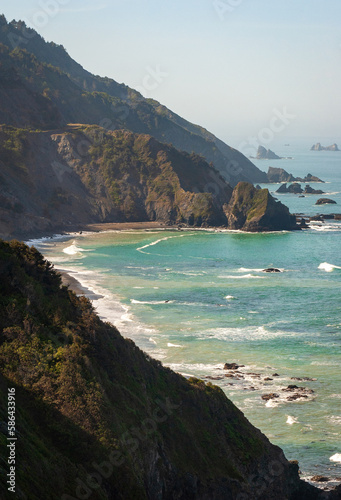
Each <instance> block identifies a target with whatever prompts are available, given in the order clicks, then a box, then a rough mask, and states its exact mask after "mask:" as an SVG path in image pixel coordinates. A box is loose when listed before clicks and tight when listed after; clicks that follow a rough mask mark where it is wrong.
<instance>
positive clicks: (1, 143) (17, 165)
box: [0, 125, 28, 174]
mask: <svg viewBox="0 0 341 500" xmlns="http://www.w3.org/2000/svg"><path fill="white" fill-rule="evenodd" d="M27 133H28V131H27V130H24V129H18V128H14V127H10V126H6V125H2V126H0V160H1V161H3V162H4V163H7V164H8V165H10V166H11V167H12V168H14V169H16V171H17V173H19V174H20V173H21V174H27V166H26V162H27V157H26V155H27V143H26V140H25V139H26V136H27Z"/></svg>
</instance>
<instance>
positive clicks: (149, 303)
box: [130, 299, 174, 306]
mask: <svg viewBox="0 0 341 500" xmlns="http://www.w3.org/2000/svg"><path fill="white" fill-rule="evenodd" d="M130 302H131V303H132V304H147V305H152V306H154V305H158V304H173V303H174V300H150V301H148V300H135V299H130Z"/></svg>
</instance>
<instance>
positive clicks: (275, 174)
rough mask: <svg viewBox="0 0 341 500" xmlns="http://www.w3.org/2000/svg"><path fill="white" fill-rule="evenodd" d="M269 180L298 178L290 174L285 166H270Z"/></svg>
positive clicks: (277, 180) (290, 180) (292, 180)
mask: <svg viewBox="0 0 341 500" xmlns="http://www.w3.org/2000/svg"><path fill="white" fill-rule="evenodd" d="M267 176H268V182H294V181H296V178H295V177H294V176H293V175H292V174H289V173H288V172H287V171H286V170H284V168H276V167H269V169H268V173H267Z"/></svg>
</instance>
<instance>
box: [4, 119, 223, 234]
mask: <svg viewBox="0 0 341 500" xmlns="http://www.w3.org/2000/svg"><path fill="white" fill-rule="evenodd" d="M231 193H232V189H231V187H230V186H229V185H228V184H227V183H226V181H224V179H223V178H222V177H221V176H220V174H219V173H218V172H217V171H216V170H215V169H214V168H213V167H211V166H209V165H208V164H207V163H206V161H205V160H204V159H203V158H201V157H199V156H197V155H195V154H188V153H185V152H183V153H181V152H179V151H177V150H176V149H174V148H173V147H171V146H168V145H165V144H161V143H159V142H158V141H156V140H155V139H154V138H152V137H151V136H149V135H141V134H133V133H131V132H128V131H123V130H116V131H113V132H105V131H104V130H103V129H102V128H100V127H97V126H80V125H75V126H68V127H64V128H63V129H61V130H56V131H45V132H43V131H28V130H25V129H16V128H12V127H8V126H2V127H0V234H1V235H2V237H4V238H6V239H8V238H10V237H13V236H16V237H19V236H20V237H24V236H27V235H31V234H37V233H38V232H40V233H42V234H44V233H46V232H49V231H58V230H67V229H68V228H75V226H80V227H81V226H82V225H84V224H89V223H94V222H126V221H128V222H129V221H154V220H157V221H159V222H160V223H161V222H162V223H164V224H174V223H186V224H189V225H195V226H208V225H221V224H225V223H226V218H225V215H224V213H223V210H222V206H223V204H224V203H226V202H227V201H228V200H229V199H230V197H231Z"/></svg>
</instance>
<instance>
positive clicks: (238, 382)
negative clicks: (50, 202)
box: [31, 142, 341, 482]
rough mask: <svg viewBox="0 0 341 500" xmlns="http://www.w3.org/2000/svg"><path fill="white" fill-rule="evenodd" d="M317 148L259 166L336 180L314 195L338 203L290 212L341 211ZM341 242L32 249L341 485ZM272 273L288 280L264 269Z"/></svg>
mask: <svg viewBox="0 0 341 500" xmlns="http://www.w3.org/2000/svg"><path fill="white" fill-rule="evenodd" d="M311 144H312V143H311ZM311 144H310V143H308V142H307V143H306V144H305V143H303V144H296V145H295V146H291V147H290V146H282V147H280V146H279V147H278V149H277V150H276V153H277V154H279V155H282V156H292V157H293V159H292V160H277V161H272V162H268V161H255V163H256V164H257V166H259V168H261V169H262V170H267V168H268V166H269V165H272V166H277V167H282V168H284V169H286V170H287V171H289V172H292V173H293V174H294V175H296V176H305V175H306V174H307V173H308V172H309V173H311V174H313V175H317V176H319V177H320V178H322V179H323V180H325V181H326V183H325V184H311V185H312V187H315V188H316V189H322V190H323V191H325V192H326V194H325V195H323V196H326V197H329V198H332V199H334V200H335V201H336V202H337V205H326V206H315V202H316V200H317V199H318V198H320V197H322V196H321V195H306V196H305V197H304V198H299V197H298V196H297V195H293V194H281V195H279V194H277V193H276V194H275V196H276V197H277V198H278V199H279V200H280V201H282V202H283V203H285V204H286V205H287V206H288V207H289V208H290V210H291V212H295V213H303V214H307V215H313V214H316V213H324V214H327V213H334V212H335V213H341V152H340V153H338V152H328V151H325V152H315V151H309V147H310V146H311ZM308 145H309V147H308ZM262 187H268V188H269V189H270V191H271V192H274V191H275V190H276V189H277V188H278V187H279V185H278V184H277V185H263V186H262ZM340 243H341V221H333V220H326V221H325V222H324V223H321V222H316V223H315V224H313V225H312V227H311V228H310V229H306V230H302V231H294V232H278V233H258V234H247V233H243V232H238V231H234V232H233V231H225V230H220V229H218V230H215V229H210V230H191V229H186V230H182V231H180V230H167V229H160V230H149V231H132V230H130V231H121V232H114V231H111V232H101V233H83V234H71V235H69V236H65V235H64V236H56V237H54V238H43V239H40V240H34V241H33V240H32V241H31V244H34V245H35V246H36V247H37V248H38V249H39V250H40V251H42V253H43V254H44V255H45V256H46V258H48V259H49V260H51V261H52V262H53V263H54V264H55V266H56V267H57V268H58V269H63V270H65V271H67V272H69V273H70V274H71V275H73V276H74V277H75V278H76V279H77V280H79V281H80V283H81V284H82V285H84V286H85V287H87V288H89V289H90V290H91V291H92V293H93V295H92V298H93V304H94V306H95V308H96V309H97V311H98V313H99V314H100V316H101V317H102V318H104V319H105V320H107V321H111V322H112V323H114V324H115V325H116V326H117V327H118V329H119V330H120V331H121V333H122V334H123V335H124V336H125V337H129V338H131V339H133V340H134V342H135V343H136V344H137V345H138V346H139V347H141V348H142V349H143V350H145V351H146V352H147V353H148V354H150V355H151V356H153V357H155V358H157V359H159V360H161V361H162V363H163V364H164V365H166V366H168V367H170V368H172V369H173V370H175V371H177V372H179V373H181V374H183V375H184V376H196V377H199V378H202V379H204V380H206V381H207V382H208V381H210V382H212V383H214V384H217V385H219V386H220V387H221V388H222V389H223V390H224V391H225V393H226V395H227V396H228V397H229V398H230V399H231V400H232V401H233V402H234V403H235V404H236V405H237V406H238V407H239V408H240V409H241V411H242V412H243V413H244V414H245V415H246V417H247V418H248V419H249V420H250V421H251V422H252V423H253V424H254V425H255V426H256V427H258V428H259V429H261V430H262V431H263V432H264V433H265V434H266V435H267V436H268V437H269V439H270V440H271V441H272V442H273V443H274V444H277V445H278V446H280V447H281V448H283V450H284V452H285V455H286V457H287V458H288V459H289V460H298V461H299V463H300V469H301V472H302V477H305V478H311V477H312V476H314V475H316V474H322V475H326V476H328V477H329V478H330V479H331V481H338V482H340V481H341V439H340V428H341V391H340V388H341V369H340V367H341V352H340V347H341V314H340V313H341V301H340V284H341V253H340ZM269 267H276V268H278V269H280V270H281V271H282V272H280V273H265V272H263V269H265V268H269ZM225 363H237V364H238V365H240V368H239V369H238V370H237V371H235V372H234V373H233V371H232V370H226V369H224V364H225ZM243 365H244V366H243ZM226 375H228V376H227V377H226ZM289 386H291V388H290V387H289ZM295 386H296V387H295ZM268 395H272V396H270V397H269V396H268ZM262 396H264V398H262Z"/></svg>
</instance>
